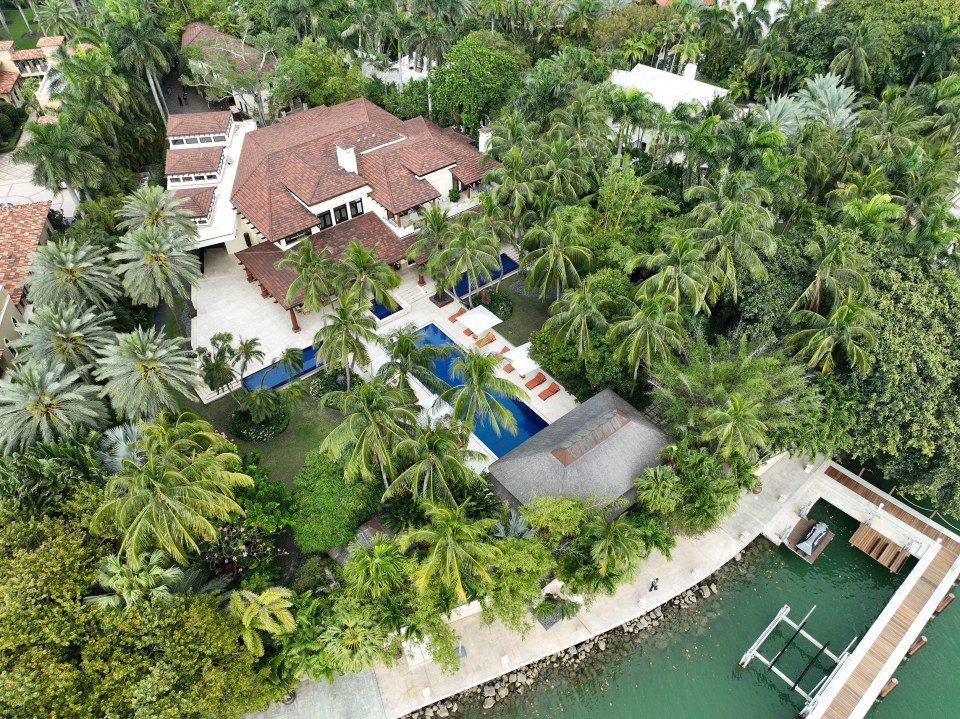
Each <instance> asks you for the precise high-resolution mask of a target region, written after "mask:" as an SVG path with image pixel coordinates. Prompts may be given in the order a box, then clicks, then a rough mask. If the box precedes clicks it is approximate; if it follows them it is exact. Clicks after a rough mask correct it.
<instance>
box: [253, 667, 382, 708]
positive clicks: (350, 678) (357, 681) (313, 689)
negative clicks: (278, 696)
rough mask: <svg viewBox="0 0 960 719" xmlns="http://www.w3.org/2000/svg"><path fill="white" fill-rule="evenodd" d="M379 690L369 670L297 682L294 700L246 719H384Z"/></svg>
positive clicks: (276, 705)
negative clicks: (329, 678)
mask: <svg viewBox="0 0 960 719" xmlns="http://www.w3.org/2000/svg"><path fill="white" fill-rule="evenodd" d="M384 717H386V714H384V711H383V703H382V702H381V700H380V688H379V687H378V686H377V679H376V677H375V676H374V674H373V672H372V671H371V670H370V669H367V670H366V671H363V672H360V673H359V674H346V675H344V676H340V677H337V678H336V679H335V680H334V682H333V684H329V683H328V682H311V681H308V680H305V681H302V682H300V686H299V687H298V688H297V700H296V701H295V702H294V703H293V704H290V705H289V706H284V705H283V704H271V705H270V708H269V709H267V710H266V711H263V712H257V713H256V714H247V719H384Z"/></svg>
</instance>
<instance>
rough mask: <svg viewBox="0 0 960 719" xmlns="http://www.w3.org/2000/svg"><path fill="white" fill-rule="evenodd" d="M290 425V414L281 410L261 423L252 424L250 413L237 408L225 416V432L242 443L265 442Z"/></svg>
mask: <svg viewBox="0 0 960 719" xmlns="http://www.w3.org/2000/svg"><path fill="white" fill-rule="evenodd" d="M289 424H290V413H289V412H288V411H287V410H286V409H283V408H281V409H280V411H278V412H276V413H275V414H273V415H271V416H268V417H267V418H266V419H264V420H263V421H262V422H254V421H253V418H252V417H251V416H250V413H249V412H247V411H246V410H243V409H240V408H237V409H235V410H233V412H231V413H230V414H229V415H227V431H228V432H229V433H230V434H232V435H234V436H236V437H239V438H240V439H242V440H243V441H244V442H265V441H267V440H268V439H273V438H274V437H276V436H277V435H279V434H280V433H282V432H283V431H284V430H285V429H286V428H287V425H289Z"/></svg>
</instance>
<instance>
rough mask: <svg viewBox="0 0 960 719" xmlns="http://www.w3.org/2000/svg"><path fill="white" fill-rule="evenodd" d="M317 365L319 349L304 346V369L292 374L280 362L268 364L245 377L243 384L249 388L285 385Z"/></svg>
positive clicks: (273, 387)
mask: <svg viewBox="0 0 960 719" xmlns="http://www.w3.org/2000/svg"><path fill="white" fill-rule="evenodd" d="M316 367H317V351H316V350H315V349H314V348H313V345H311V346H309V347H304V348H303V369H301V370H300V372H299V373H298V374H296V375H291V374H290V373H289V372H287V370H286V368H285V367H284V366H283V365H281V364H280V363H274V364H272V365H267V366H266V367H264V368H263V369H260V370H257V371H256V372H254V373H253V374H249V375H247V376H246V377H244V378H243V386H244V387H246V388H247V389H256V388H258V387H266V388H269V389H276V388H277V387H281V386H283V385H285V384H286V383H287V382H289V381H290V380H293V379H296V378H297V377H299V376H300V375H302V374H306V373H307V372H310V371H312V370H314V369H316Z"/></svg>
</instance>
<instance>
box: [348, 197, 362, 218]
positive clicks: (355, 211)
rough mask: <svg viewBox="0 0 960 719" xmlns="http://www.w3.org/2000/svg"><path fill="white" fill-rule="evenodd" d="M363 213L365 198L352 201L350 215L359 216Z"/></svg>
mask: <svg viewBox="0 0 960 719" xmlns="http://www.w3.org/2000/svg"><path fill="white" fill-rule="evenodd" d="M362 214H363V200H354V201H353V202H351V203H350V216H351V217H358V216H360V215H362Z"/></svg>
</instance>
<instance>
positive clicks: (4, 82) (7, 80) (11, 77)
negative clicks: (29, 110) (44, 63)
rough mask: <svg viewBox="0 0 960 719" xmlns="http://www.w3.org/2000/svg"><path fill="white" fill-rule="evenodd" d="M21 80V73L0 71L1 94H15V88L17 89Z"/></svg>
mask: <svg viewBox="0 0 960 719" xmlns="http://www.w3.org/2000/svg"><path fill="white" fill-rule="evenodd" d="M19 79H20V73H19V72H7V71H6V70H0V93H3V94H4V95H7V94H9V93H11V92H13V88H14V87H16V85H17V80H19Z"/></svg>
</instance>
